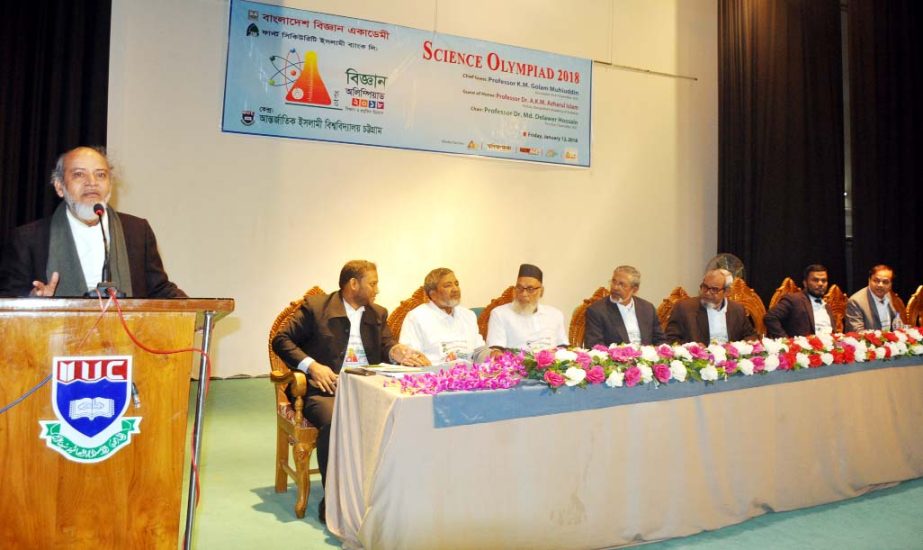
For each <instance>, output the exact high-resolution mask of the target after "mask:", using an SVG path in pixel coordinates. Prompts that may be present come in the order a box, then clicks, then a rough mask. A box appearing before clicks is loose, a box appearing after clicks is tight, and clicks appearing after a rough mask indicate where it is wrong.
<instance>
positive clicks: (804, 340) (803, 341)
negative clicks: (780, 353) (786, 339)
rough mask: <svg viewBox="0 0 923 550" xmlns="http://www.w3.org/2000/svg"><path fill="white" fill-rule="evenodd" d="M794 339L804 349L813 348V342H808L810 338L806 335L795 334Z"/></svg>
mask: <svg viewBox="0 0 923 550" xmlns="http://www.w3.org/2000/svg"><path fill="white" fill-rule="evenodd" d="M792 341H793V342H795V343H796V344H798V345H799V346H800V347H801V348H803V349H811V342H808V339H807V338H806V337H804V336H795V338H793V339H792Z"/></svg>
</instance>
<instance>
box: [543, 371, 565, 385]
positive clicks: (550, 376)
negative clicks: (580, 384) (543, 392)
mask: <svg viewBox="0 0 923 550" xmlns="http://www.w3.org/2000/svg"><path fill="white" fill-rule="evenodd" d="M545 382H547V383H548V385H549V386H551V387H552V388H557V387H560V386H563V385H564V377H563V376H561V375H560V374H558V373H556V372H555V371H553V370H546V371H545Z"/></svg>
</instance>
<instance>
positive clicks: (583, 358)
mask: <svg viewBox="0 0 923 550" xmlns="http://www.w3.org/2000/svg"><path fill="white" fill-rule="evenodd" d="M577 364H578V365H580V366H581V367H583V370H586V369H588V368H589V367H590V365H592V364H593V358H592V357H590V354H589V353H587V352H585V351H578V352H577Z"/></svg>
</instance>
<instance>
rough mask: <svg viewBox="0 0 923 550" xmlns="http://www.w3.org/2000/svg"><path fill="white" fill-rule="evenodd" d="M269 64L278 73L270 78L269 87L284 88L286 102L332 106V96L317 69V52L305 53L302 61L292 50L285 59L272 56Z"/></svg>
mask: <svg viewBox="0 0 923 550" xmlns="http://www.w3.org/2000/svg"><path fill="white" fill-rule="evenodd" d="M269 62H270V63H272V67H273V68H274V69H275V71H276V72H275V73H274V74H273V75H272V76H271V77H270V78H269V85H270V86H274V87H280V86H281V87H284V88H285V90H286V94H285V101H287V102H289V103H295V104H298V105H330V103H331V101H330V94H328V93H327V87H326V86H325V85H324V80H323V79H322V78H321V76H320V71H318V69H317V52H311V51H309V52H305V56H304V59H303V60H302V59H301V57H300V56H299V55H298V52H297V51H295V48H292V49H290V50H289V51H288V52H287V53H286V54H285V56H284V57H282V56H278V55H272V56H270V57H269Z"/></svg>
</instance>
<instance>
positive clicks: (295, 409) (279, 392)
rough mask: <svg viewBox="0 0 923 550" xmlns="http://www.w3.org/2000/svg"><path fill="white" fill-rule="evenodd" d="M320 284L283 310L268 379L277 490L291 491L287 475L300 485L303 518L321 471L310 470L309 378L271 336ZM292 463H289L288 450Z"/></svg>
mask: <svg viewBox="0 0 923 550" xmlns="http://www.w3.org/2000/svg"><path fill="white" fill-rule="evenodd" d="M323 294H324V291H323V290H321V289H320V287H316V286H315V287H314V288H312V289H311V290H309V291H307V292H306V293H305V295H304V297H303V298H302V299H300V300H296V301H294V302H292V303H290V304H289V305H288V307H286V308H285V309H283V310H282V313H280V314H279V315H278V316H277V317H276V320H275V321H274V322H273V324H272V328H271V329H270V330H269V379H270V380H271V381H272V383H273V384H275V386H276V492H277V493H284V492H286V491H288V478H292V480H293V481H294V482H295V485H296V486H297V487H298V498H297V499H296V500H295V515H296V516H297V517H299V518H303V517H304V512H305V508H306V507H307V504H308V495H309V494H310V492H311V483H310V479H309V478H310V475H311V474H315V473H318V472H319V470H318V469H316V468H314V469H310V464H311V453H313V452H314V447H315V445H316V443H317V433H318V432H317V428H315V427H314V426H313V425H312V424H311V423H310V422H308V421H307V419H305V417H304V415H303V411H304V401H303V398H304V395H305V393H306V392H307V391H308V382H307V377H306V376H305V375H304V373H303V372H301V371H296V370H291V369H290V368H288V366H287V365H286V364H285V363H284V362H283V361H282V359H280V358H279V356H278V355H276V352H275V351H273V349H272V339H273V338H274V337H275V336H276V334H278V332H279V330H281V329H282V327H284V326H285V325H286V324H287V323H288V321H289V319H290V318H291V317H292V314H294V313H295V311H297V310H298V308H299V307H301V305H302V304H303V303H304V301H305V300H306V299H307V298H308V296H316V295H323ZM287 387H291V391H292V395H293V396H294V397H295V404H294V406H293V405H292V404H291V402H290V401H289V400H288V397H287V396H286V395H285V389H286V388H287ZM290 451H291V456H292V462H294V464H295V466H294V467H292V466H291V465H290V464H289V452H290Z"/></svg>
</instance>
